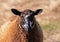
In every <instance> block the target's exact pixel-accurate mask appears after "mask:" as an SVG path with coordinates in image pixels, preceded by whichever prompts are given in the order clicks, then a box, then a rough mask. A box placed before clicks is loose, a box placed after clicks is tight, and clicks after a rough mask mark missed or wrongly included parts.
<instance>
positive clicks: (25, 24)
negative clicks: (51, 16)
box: [11, 9, 43, 42]
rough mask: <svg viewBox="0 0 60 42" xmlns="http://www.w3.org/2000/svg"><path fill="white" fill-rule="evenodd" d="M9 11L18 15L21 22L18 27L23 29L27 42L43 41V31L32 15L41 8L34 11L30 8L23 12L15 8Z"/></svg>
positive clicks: (39, 11)
mask: <svg viewBox="0 0 60 42" xmlns="http://www.w3.org/2000/svg"><path fill="white" fill-rule="evenodd" d="M11 11H12V12H13V13H14V14H15V15H18V16H20V18H21V22H20V24H19V25H20V27H21V28H22V29H23V31H25V34H26V38H27V40H28V42H42V41H43V33H42V30H41V29H40V27H39V24H38V23H37V22H36V20H35V18H34V16H35V15H38V13H41V12H42V11H43V10H42V9H37V10H36V11H32V10H30V9H26V10H24V11H23V12H21V11H18V10H17V9H11Z"/></svg>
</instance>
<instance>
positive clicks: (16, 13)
mask: <svg viewBox="0 0 60 42" xmlns="http://www.w3.org/2000/svg"><path fill="white" fill-rule="evenodd" d="M11 11H12V12H13V13H14V14H15V15H21V13H22V12H20V11H18V10H17V9H11Z"/></svg>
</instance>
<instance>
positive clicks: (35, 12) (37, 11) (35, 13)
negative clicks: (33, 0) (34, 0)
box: [34, 9, 43, 15]
mask: <svg viewBox="0 0 60 42" xmlns="http://www.w3.org/2000/svg"><path fill="white" fill-rule="evenodd" d="M42 11H43V9H37V10H36V11H34V15H38V14H39V13H41V12H42Z"/></svg>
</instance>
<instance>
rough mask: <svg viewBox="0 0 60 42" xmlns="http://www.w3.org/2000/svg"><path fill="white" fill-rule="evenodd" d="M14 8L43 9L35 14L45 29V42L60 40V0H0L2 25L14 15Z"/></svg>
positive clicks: (0, 22)
mask: <svg viewBox="0 0 60 42" xmlns="http://www.w3.org/2000/svg"><path fill="white" fill-rule="evenodd" d="M12 8H15V9H17V10H19V11H23V10H25V9H31V10H36V9H43V12H42V13H41V14H39V15H37V16H35V18H36V20H37V21H38V23H39V24H40V26H41V28H42V31H43V36H44V37H43V39H44V40H43V42H60V0H0V27H1V26H2V25H3V24H4V23H5V22H7V21H9V20H10V19H11V18H12V16H14V14H13V13H12V12H11V9H12Z"/></svg>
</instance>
